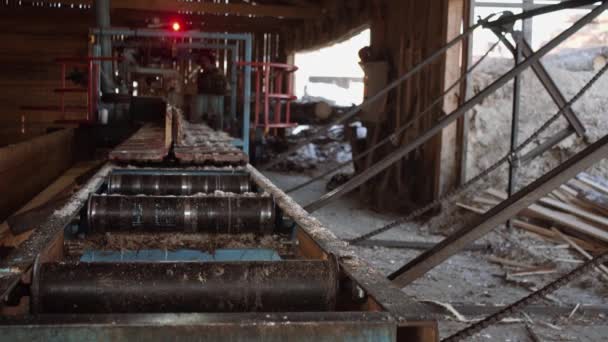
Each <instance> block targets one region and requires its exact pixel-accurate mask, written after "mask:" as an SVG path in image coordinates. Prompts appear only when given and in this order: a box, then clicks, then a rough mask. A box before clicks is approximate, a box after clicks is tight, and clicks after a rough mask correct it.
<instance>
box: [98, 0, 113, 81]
mask: <svg viewBox="0 0 608 342" xmlns="http://www.w3.org/2000/svg"><path fill="white" fill-rule="evenodd" d="M95 17H96V19H97V26H98V27H99V30H101V31H102V32H103V31H104V30H107V29H110V28H111V27H112V24H111V21H110V0H96V1H95ZM99 43H100V45H101V55H102V56H103V57H110V56H112V39H111V37H110V36H109V35H101V37H99ZM101 74H102V77H101V90H102V92H103V93H114V88H115V86H114V82H113V80H112V62H111V61H104V62H101Z"/></svg>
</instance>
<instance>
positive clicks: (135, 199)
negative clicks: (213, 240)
mask: <svg viewBox="0 0 608 342" xmlns="http://www.w3.org/2000/svg"><path fill="white" fill-rule="evenodd" d="M87 214H88V215H87V216H88V225H89V231H90V232H107V231H114V232H116V231H134V230H138V231H153V232H163V231H164V232H170V231H174V232H186V233H197V232H201V233H202V232H204V233H216V234H241V233H258V234H270V233H272V232H273V231H274V230H275V228H276V227H277V224H276V222H275V221H276V217H277V215H276V213H275V205H274V201H273V199H272V198H271V197H268V196H201V197H171V196H169V197H156V196H119V195H109V196H106V195H92V196H91V197H90V198H89V202H88V208H87Z"/></svg>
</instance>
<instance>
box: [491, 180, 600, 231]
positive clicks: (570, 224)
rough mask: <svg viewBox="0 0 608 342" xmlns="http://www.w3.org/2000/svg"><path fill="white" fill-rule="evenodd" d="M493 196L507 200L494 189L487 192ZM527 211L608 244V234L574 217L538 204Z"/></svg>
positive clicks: (505, 196) (503, 194)
mask: <svg viewBox="0 0 608 342" xmlns="http://www.w3.org/2000/svg"><path fill="white" fill-rule="evenodd" d="M487 192H488V193H490V194H491V195H493V196H497V197H501V198H502V199H503V200H506V199H507V195H506V194H505V193H503V192H501V191H498V190H496V189H489V190H487ZM527 211H528V212H529V213H531V214H533V215H535V216H537V217H539V218H542V219H545V220H548V221H550V222H555V223H558V224H560V225H562V226H564V227H567V228H569V229H571V230H574V231H577V232H579V233H583V234H585V235H587V236H589V237H592V238H595V239H599V240H602V241H603V242H608V232H607V231H605V230H602V229H600V228H598V227H596V226H593V225H591V224H588V223H586V222H584V221H582V220H579V219H578V218H577V217H576V216H574V215H570V214H565V213H562V212H559V211H556V210H551V209H549V208H545V207H543V206H540V205H538V204H532V205H531V206H529V207H528V209H527Z"/></svg>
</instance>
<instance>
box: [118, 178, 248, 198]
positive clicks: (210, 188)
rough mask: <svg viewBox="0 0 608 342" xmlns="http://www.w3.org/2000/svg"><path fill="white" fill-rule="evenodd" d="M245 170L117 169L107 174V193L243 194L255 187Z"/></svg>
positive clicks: (159, 194)
mask: <svg viewBox="0 0 608 342" xmlns="http://www.w3.org/2000/svg"><path fill="white" fill-rule="evenodd" d="M249 178H250V177H249V176H248V175H245V174H221V175H220V174H216V175H192V174H190V175H188V174H181V175H178V174H175V175H166V174H125V173H114V174H112V175H110V177H109V178H108V193H110V194H121V195H156V196H164V195H175V196H190V195H196V194H198V193H205V194H208V193H213V192H215V191H223V192H230V193H236V194H243V193H247V192H251V191H253V185H252V184H251V181H250V179H249Z"/></svg>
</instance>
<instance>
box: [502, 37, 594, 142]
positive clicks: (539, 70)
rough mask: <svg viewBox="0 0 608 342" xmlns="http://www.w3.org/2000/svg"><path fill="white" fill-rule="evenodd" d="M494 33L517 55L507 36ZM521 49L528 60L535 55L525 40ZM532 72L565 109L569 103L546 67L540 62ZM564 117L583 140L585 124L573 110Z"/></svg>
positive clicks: (568, 108)
mask: <svg viewBox="0 0 608 342" xmlns="http://www.w3.org/2000/svg"><path fill="white" fill-rule="evenodd" d="M493 32H494V34H496V36H497V37H498V38H499V39H500V41H501V42H502V43H503V44H504V45H505V46H506V47H507V49H509V50H510V51H511V52H513V53H515V50H516V49H515V46H513V44H511V42H510V41H509V40H508V39H506V38H505V36H503V35H502V34H500V32H497V31H493ZM521 48H522V54H523V56H524V57H525V58H528V57H529V56H532V55H533V54H534V50H532V47H531V46H530V43H529V42H527V41H526V40H525V39H524V40H523V41H522V44H521ZM532 70H533V71H534V74H536V77H538V80H539V81H540V83H541V84H542V85H543V87H545V89H546V90H547V92H548V93H549V96H551V98H552V99H553V102H555V104H556V105H557V107H558V108H564V107H565V105H566V103H567V101H566V98H565V97H564V95H563V94H562V92H561V91H560V90H559V87H558V86H557V84H556V83H555V81H554V80H553V78H551V75H549V72H548V71H547V69H546V68H545V66H544V65H543V64H542V63H541V62H540V61H539V62H538V63H534V64H532ZM564 117H565V118H566V120H568V122H569V123H570V125H571V126H572V128H573V129H574V131H575V132H576V135H578V136H579V137H581V138H582V137H584V136H585V131H586V130H585V126H583V123H582V122H581V121H580V120H579V119H578V117H577V116H576V114H575V113H574V111H573V110H572V108H570V107H566V108H565V109H564Z"/></svg>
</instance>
